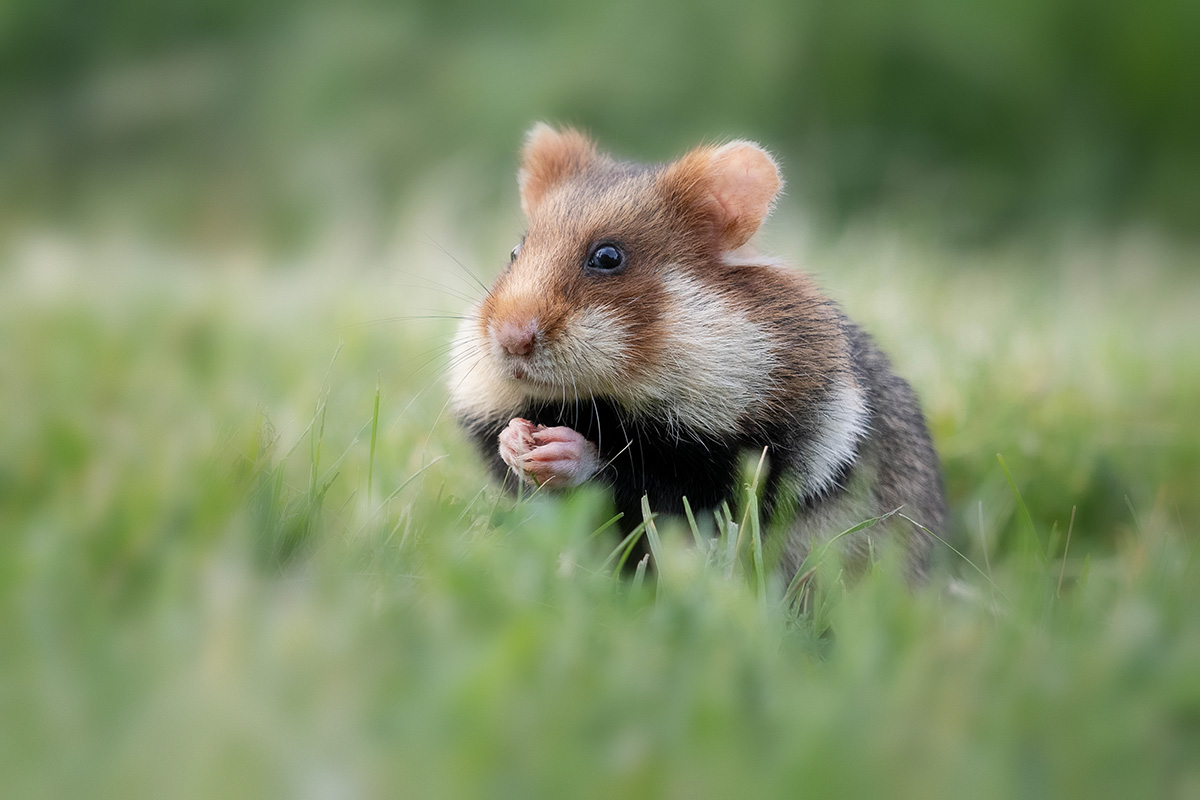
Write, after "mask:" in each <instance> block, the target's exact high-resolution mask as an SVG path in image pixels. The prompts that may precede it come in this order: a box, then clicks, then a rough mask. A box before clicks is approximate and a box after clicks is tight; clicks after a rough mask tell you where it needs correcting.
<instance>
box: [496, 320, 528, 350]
mask: <svg viewBox="0 0 1200 800" xmlns="http://www.w3.org/2000/svg"><path fill="white" fill-rule="evenodd" d="M493 335H494V336H495V337H496V342H497V344H499V345H500V346H501V347H503V348H504V350H505V351H506V352H508V353H510V354H512V355H514V356H527V355H529V354H530V353H532V352H533V348H534V345H536V344H537V335H538V328H537V320H535V319H530V320H528V321H526V322H523V323H518V322H512V321H511V320H505V321H504V322H501V323H499V324H498V325H496V327H495V328H493Z"/></svg>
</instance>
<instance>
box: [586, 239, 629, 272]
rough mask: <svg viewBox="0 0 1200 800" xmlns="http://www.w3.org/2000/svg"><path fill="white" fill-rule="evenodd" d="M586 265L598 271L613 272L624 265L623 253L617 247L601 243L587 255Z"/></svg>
mask: <svg viewBox="0 0 1200 800" xmlns="http://www.w3.org/2000/svg"><path fill="white" fill-rule="evenodd" d="M587 265H588V267H590V268H591V269H594V270H599V271H600V272H613V271H615V270H618V269H620V268H621V267H623V266H625V254H624V253H622V252H621V249H620V248H619V247H616V246H614V245H611V244H602V245H600V246H599V247H597V248H596V249H595V250H593V251H592V254H591V255H590V256H588V260H587Z"/></svg>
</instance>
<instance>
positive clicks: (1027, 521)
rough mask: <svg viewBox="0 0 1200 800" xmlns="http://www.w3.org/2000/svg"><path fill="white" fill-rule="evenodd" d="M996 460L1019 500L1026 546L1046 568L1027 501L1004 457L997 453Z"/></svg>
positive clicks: (1018, 507) (1018, 504)
mask: <svg viewBox="0 0 1200 800" xmlns="http://www.w3.org/2000/svg"><path fill="white" fill-rule="evenodd" d="M996 460H997V461H999V462H1000V469H1002V470H1003V471H1004V477H1005V478H1006V479H1007V480H1008V486H1009V488H1010V489H1012V493H1013V497H1015V498H1016V499H1017V509H1018V510H1019V511H1020V514H1021V522H1022V523H1023V525H1024V529H1025V534H1026V541H1025V542H1024V544H1025V546H1027V547H1030V548H1031V549H1033V551H1034V552H1035V553H1037V556H1038V560H1039V561H1040V562H1041V563H1042V565H1043V566H1045V564H1046V558H1045V556H1044V555H1043V553H1044V552H1045V551H1044V550H1043V549H1042V540H1041V539H1040V538H1039V537H1038V534H1037V528H1035V527H1034V525H1033V517H1032V516H1030V514H1029V507H1028V506H1026V505H1025V499H1024V498H1023V497H1021V491H1020V490H1019V489H1018V488H1017V483H1016V481H1014V480H1013V476H1012V473H1011V472H1009V471H1008V464H1006V463H1004V456H1002V455H1001V454H1000V453H997V454H996Z"/></svg>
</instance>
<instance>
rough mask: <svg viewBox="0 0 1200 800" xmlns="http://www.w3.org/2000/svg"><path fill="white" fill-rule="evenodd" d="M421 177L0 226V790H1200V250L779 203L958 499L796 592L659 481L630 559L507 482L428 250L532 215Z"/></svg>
mask: <svg viewBox="0 0 1200 800" xmlns="http://www.w3.org/2000/svg"><path fill="white" fill-rule="evenodd" d="M448 205H449V204H447V206H448ZM438 209H439V206H437V205H436V204H434V206H433V207H432V210H426V211H423V212H422V213H421V214H414V215H413V219H412V220H411V221H410V223H408V224H406V225H404V226H401V229H400V231H399V232H398V233H397V236H396V239H395V243H394V244H391V245H384V246H378V247H367V246H365V245H363V243H362V242H361V241H360V239H359V238H356V235H355V233H354V232H353V231H349V232H346V233H344V234H343V235H341V236H335V237H330V239H329V240H328V242H327V243H326V244H324V245H321V246H319V247H314V248H312V249H311V250H310V251H308V252H306V254H304V255H303V256H299V257H298V256H289V257H287V258H285V257H284V256H277V255H274V254H272V253H271V252H258V251H254V250H246V251H237V252H229V251H218V252H203V253H200V252H196V251H191V250H183V251H181V250H179V249H173V248H172V247H171V246H169V245H166V244H164V245H161V246H156V245H154V244H152V243H150V242H148V241H147V240H146V239H144V238H139V237H137V236H130V237H127V238H122V237H121V236H119V235H116V234H112V235H95V236H90V235H86V234H61V233H55V232H53V231H47V232H28V231H25V232H22V233H21V234H20V235H18V236H15V237H12V239H11V241H10V245H9V246H8V247H7V249H6V250H5V251H4V252H3V253H0V258H2V259H3V261H0V341H2V342H3V347H2V348H0V409H2V414H0V450H2V452H3V453H4V456H3V458H0V532H2V534H3V535H2V539H0V541H2V543H3V547H2V549H0V794H2V795H4V796H6V797H58V796H79V797H101V796H111V797H135V796H149V797H162V796H182V797H231V796H248V797H262V796H279V795H282V796H292V797H374V796H379V797H394V796H403V797H417V796H468V797H474V796H484V797H526V796H544V797H561V796H595V797H662V796H666V797H679V798H684V797H687V798H690V797H768V796H814V797H834V796H847V795H853V796H867V795H870V796H884V797H920V798H928V797H972V798H990V797H1020V798H1036V797H1076V796H1078V797H1120V798H1134V797H1178V798H1185V797H1197V796H1200V563H1198V562H1200V556H1197V543H1198V541H1200V539H1198V538H1197V533H1198V531H1197V520H1200V492H1198V490H1200V427H1198V426H1197V421H1196V410H1197V409H1198V408H1200V337H1198V336H1197V335H1196V334H1197V327H1196V325H1197V323H1196V320H1197V319H1200V275H1198V274H1197V273H1196V272H1195V270H1194V268H1193V264H1194V259H1195V255H1196V254H1195V252H1193V251H1188V250H1181V249H1178V248H1175V247H1172V246H1170V245H1168V244H1164V243H1163V242H1161V241H1159V240H1158V239H1155V238H1154V237H1152V236H1141V235H1137V234H1134V233H1130V234H1125V235H1121V236H1114V237H1112V239H1111V240H1106V241H1096V239H1095V238H1094V237H1092V238H1080V239H1079V240H1074V241H1072V240H1065V239H1064V240H1062V241H1058V242H1055V243H1053V244H1044V243H1043V244H1035V243H1028V242H1026V243H1013V244H1008V245H1004V246H1002V247H998V248H994V249H989V250H972V251H950V250H946V249H942V248H939V247H937V246H936V245H934V244H933V243H931V240H930V239H929V238H927V237H923V236H922V235H921V234H919V233H917V232H913V231H909V230H904V229H897V228H895V227H887V226H883V227H879V228H873V227H864V228H862V229H859V230H857V231H856V232H853V233H849V234H847V235H845V236H842V237H840V238H837V239H832V240H830V239H821V238H814V239H802V238H799V237H794V238H789V234H787V230H788V227H789V225H788V222H787V220H788V219H789V218H790V219H795V213H794V210H789V209H785V210H783V211H781V212H780V214H779V220H783V221H776V222H774V223H772V231H771V232H772V234H773V236H774V239H773V240H772V245H773V248H772V249H774V250H775V251H777V252H779V253H781V254H784V255H787V256H788V257H789V258H791V259H793V260H795V261H797V262H801V263H804V264H805V265H806V267H807V268H808V269H809V270H811V271H813V272H814V273H816V274H817V276H818V278H819V281H820V282H821V284H822V285H824V286H825V287H827V288H828V289H829V291H830V292H831V294H832V295H833V296H834V297H836V298H837V299H838V300H839V301H840V302H842V303H843V304H844V306H845V307H846V308H847V309H848V310H849V312H850V313H851V314H852V315H853V316H854V317H856V318H857V319H859V320H860V321H861V322H863V323H864V324H865V325H866V327H867V328H868V329H869V330H871V331H873V332H874V333H875V334H876V335H877V337H878V338H879V339H880V341H881V342H882V343H883V345H884V346H885V348H886V349H887V350H888V351H889V352H890V353H891V354H892V355H893V357H894V360H895V361H896V364H897V366H898V369H899V371H900V372H901V373H902V374H904V375H905V376H907V377H909V378H910V380H911V381H912V382H913V384H914V385H915V386H916V387H917V389H918V390H919V392H920V393H921V395H922V398H923V402H924V404H925V407H926V409H927V413H928V414H929V418H930V422H931V426H932V429H933V432H934V436H935V438H936V441H937V444H938V447H939V450H940V452H941V454H942V457H943V460H944V467H945V474H946V480H947V487H948V491H949V496H950V502H951V505H952V525H953V533H952V538H951V540H950V541H949V542H948V545H947V546H946V547H945V548H943V549H942V552H941V554H940V562H941V566H940V569H939V573H938V576H937V577H936V578H935V580H933V581H932V582H931V584H930V585H929V586H928V587H926V588H925V589H924V590H922V591H919V592H916V593H915V594H913V593H909V592H907V591H906V590H905V589H904V587H903V586H902V584H901V582H900V580H899V579H898V577H897V571H896V570H895V569H893V568H892V567H891V565H890V564H889V563H888V562H886V561H884V562H883V563H881V564H880V565H879V567H878V569H877V570H876V571H875V572H874V573H873V574H872V575H870V576H868V578H867V579H866V580H864V581H863V582H862V583H860V584H859V585H857V586H855V587H853V588H851V589H846V588H845V587H843V586H842V584H841V583H840V582H839V581H838V580H837V573H836V571H834V570H833V568H832V567H830V568H828V569H827V571H828V572H829V574H828V576H827V577H828V579H827V580H826V581H824V582H823V584H822V592H821V593H820V594H819V595H815V596H812V597H810V604H809V610H808V613H807V614H804V615H800V616H797V615H796V614H795V613H793V612H792V611H791V610H790V609H788V608H786V607H785V605H784V604H783V603H782V602H781V600H780V597H781V595H782V591H783V587H780V586H776V585H771V586H765V587H764V586H763V585H762V584H761V583H760V582H759V581H756V580H755V579H754V576H753V570H752V569H749V568H748V567H743V565H744V564H747V563H748V561H747V559H748V554H747V553H743V556H742V558H741V559H740V560H739V561H737V562H736V563H727V562H726V561H725V560H723V558H722V556H721V554H720V553H718V554H715V555H708V554H706V553H705V552H704V551H702V550H699V549H697V548H696V547H694V546H689V545H688V541H689V540H690V538H691V537H690V534H689V533H688V532H687V531H686V529H685V528H682V527H680V526H678V525H673V524H671V523H669V522H668V521H665V520H660V521H659V524H658V533H659V535H660V538H661V549H662V558H661V568H660V570H658V572H657V573H651V574H648V575H643V576H641V577H637V578H631V577H629V576H628V575H626V576H625V577H623V578H622V577H618V576H615V575H614V573H613V568H612V563H611V561H609V560H607V559H608V557H609V554H610V552H611V551H612V550H613V548H614V547H615V546H616V540H615V538H614V537H613V536H611V535H610V534H611V532H610V531H605V532H602V533H600V534H599V535H598V536H592V535H591V534H592V533H593V532H594V531H596V530H597V529H598V528H599V527H600V526H601V525H603V523H604V522H605V520H606V519H607V513H606V511H605V509H604V508H603V505H602V501H601V499H600V498H597V497H595V496H592V495H589V494H587V493H581V494H578V495H575V496H572V497H570V498H566V499H560V498H548V497H541V496H538V497H533V498H528V499H525V500H523V501H521V502H519V503H517V502H514V501H512V500H510V499H507V498H504V497H502V496H499V495H498V494H497V492H495V491H494V490H493V488H492V487H490V486H489V485H488V483H487V481H486V478H485V474H484V471H483V469H482V468H481V465H480V464H479V463H478V461H477V458H476V456H475V455H474V453H473V452H472V450H471V449H470V447H469V446H468V445H467V443H466V442H465V440H464V439H463V438H462V437H461V435H460V434H459V433H458V431H457V430H456V429H455V427H454V425H453V422H452V420H450V419H448V418H447V415H446V414H445V413H443V412H444V404H445V399H446V392H445V388H444V387H443V386H442V385H441V382H440V378H439V377H438V376H439V372H440V370H441V367H442V366H443V364H444V360H445V350H444V345H445V343H446V340H447V337H448V335H449V332H450V330H451V329H452V327H453V323H454V321H453V320H452V319H448V318H446V317H447V316H449V315H453V314H455V313H458V312H459V311H461V309H463V308H464V307H465V306H466V300H467V299H469V298H470V297H471V296H474V292H475V290H474V289H473V288H472V284H471V281H470V279H469V278H467V277H466V276H465V275H464V274H463V273H462V272H461V271H460V270H459V267H458V266H456V264H455V262H454V260H453V258H452V257H451V254H452V255H453V256H454V257H457V258H458V259H461V260H462V261H463V262H464V263H466V264H468V265H470V266H471V268H472V269H473V270H474V271H475V272H477V273H479V274H481V275H483V276H485V277H487V276H490V275H491V274H493V272H494V267H495V266H498V265H499V264H500V263H501V262H502V260H503V258H504V256H505V255H506V254H507V252H508V249H509V247H511V241H510V239H512V238H513V235H514V233H515V232H516V231H517V228H518V225H519V223H516V224H514V223H513V219H515V214H512V213H510V214H507V215H504V214H497V215H496V216H495V217H494V218H489V219H486V220H483V221H482V223H481V224H479V225H476V226H473V227H470V228H467V227H466V226H462V225H460V224H459V223H455V222H454V221H453V219H454V217H453V215H452V214H449V213H445V214H443V213H441V212H439V210H438ZM447 220H450V221H447ZM443 248H444V249H445V250H446V251H449V253H447V252H443ZM376 404H378V405H377V411H376ZM997 454H1000V455H1002V457H1003V462H1001V460H999V459H998V458H997ZM1006 471H1007V474H1006ZM735 516H736V514H735ZM1072 518H1073V523H1072ZM1068 528H1069V529H1070V542H1069V549H1068V542H1067V538H1068ZM951 545H952V546H953V547H954V548H955V549H957V550H958V551H960V552H961V553H962V557H959V556H958V555H956V554H955V553H954V552H953V551H952V550H951V549H950V546H951Z"/></svg>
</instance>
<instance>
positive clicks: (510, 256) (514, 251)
mask: <svg viewBox="0 0 1200 800" xmlns="http://www.w3.org/2000/svg"><path fill="white" fill-rule="evenodd" d="M519 252H521V242H517V246H516V247H514V248H513V249H512V252H511V253H509V254H508V263H510V264H511V263H512V262H514V261H516V260H517V253H519Z"/></svg>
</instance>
